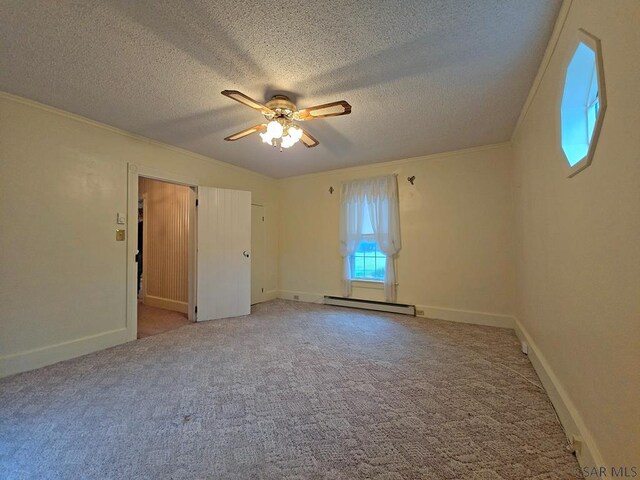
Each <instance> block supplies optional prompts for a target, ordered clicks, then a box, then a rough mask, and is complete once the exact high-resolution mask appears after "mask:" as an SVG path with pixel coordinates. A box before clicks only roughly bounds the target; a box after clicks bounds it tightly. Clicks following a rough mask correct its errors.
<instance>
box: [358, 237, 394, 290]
mask: <svg viewBox="0 0 640 480" xmlns="http://www.w3.org/2000/svg"><path fill="white" fill-rule="evenodd" d="M372 237H373V235H365V236H364V239H363V240H362V242H360V245H358V248H357V249H356V252H355V253H354V255H353V257H352V261H351V265H352V268H353V271H352V278H355V279H358V278H360V279H364V280H384V269H385V261H386V257H385V255H384V253H382V252H381V251H380V249H379V248H378V244H377V243H376V241H375V240H373V238H372Z"/></svg>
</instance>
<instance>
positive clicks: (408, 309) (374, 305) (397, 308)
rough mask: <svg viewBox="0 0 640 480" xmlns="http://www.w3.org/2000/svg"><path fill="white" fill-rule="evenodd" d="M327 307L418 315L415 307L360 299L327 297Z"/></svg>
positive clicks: (325, 300) (325, 302) (325, 301)
mask: <svg viewBox="0 0 640 480" xmlns="http://www.w3.org/2000/svg"><path fill="white" fill-rule="evenodd" d="M324 304H325V305H335V306H336V307H350V308H361V309H364V310H376V311H378V312H389V313H402V314H404V315H413V316H415V314H416V306H415V305H405V304H403V303H388V302H376V301H373V300H360V299H358V298H344V297H332V296H329V295H325V297H324Z"/></svg>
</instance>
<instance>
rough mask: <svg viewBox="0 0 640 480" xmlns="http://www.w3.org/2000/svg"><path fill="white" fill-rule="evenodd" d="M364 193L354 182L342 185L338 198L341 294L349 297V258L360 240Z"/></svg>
mask: <svg viewBox="0 0 640 480" xmlns="http://www.w3.org/2000/svg"><path fill="white" fill-rule="evenodd" d="M364 202H365V192H364V190H363V189H362V188H361V187H360V185H359V184H358V183H356V182H351V183H344V184H342V192H341V196H340V255H342V294H343V295H344V296H345V297H350V296H351V270H352V269H351V258H352V257H353V254H354V253H355V251H356V249H357V248H358V245H359V244H360V241H361V240H362V220H363V218H364V208H365V203H364Z"/></svg>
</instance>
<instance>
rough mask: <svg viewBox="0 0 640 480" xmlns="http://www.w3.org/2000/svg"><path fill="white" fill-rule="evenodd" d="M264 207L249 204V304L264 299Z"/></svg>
mask: <svg viewBox="0 0 640 480" xmlns="http://www.w3.org/2000/svg"><path fill="white" fill-rule="evenodd" d="M264 225H265V223H264V207H263V206H262V205H251V305H253V304H255V303H260V302H262V301H264V279H265V274H266V270H265V258H266V255H265V250H266V234H265V228H264Z"/></svg>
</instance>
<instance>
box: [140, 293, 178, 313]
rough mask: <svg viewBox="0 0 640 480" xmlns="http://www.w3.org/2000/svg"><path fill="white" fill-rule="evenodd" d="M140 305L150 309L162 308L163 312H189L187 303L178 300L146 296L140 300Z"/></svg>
mask: <svg viewBox="0 0 640 480" xmlns="http://www.w3.org/2000/svg"><path fill="white" fill-rule="evenodd" d="M142 303H144V304H145V305H149V306H150V307H158V308H164V309H165V310H173V311H174V312H180V313H188V312H189V304H188V303H187V302H179V301H178V300H171V299H169V298H162V297H154V296H153V295H146V296H145V297H144V298H143V299H142Z"/></svg>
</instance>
